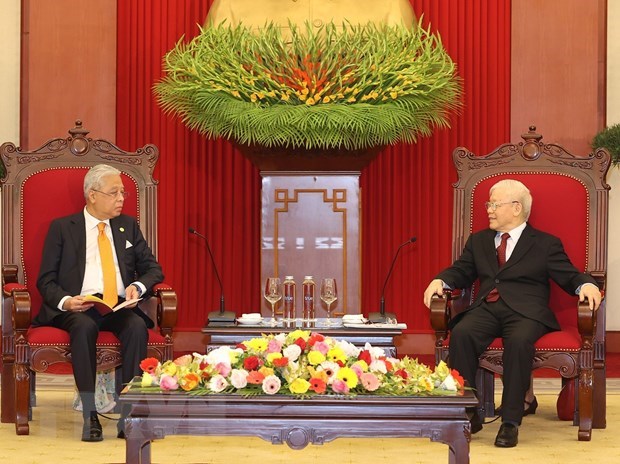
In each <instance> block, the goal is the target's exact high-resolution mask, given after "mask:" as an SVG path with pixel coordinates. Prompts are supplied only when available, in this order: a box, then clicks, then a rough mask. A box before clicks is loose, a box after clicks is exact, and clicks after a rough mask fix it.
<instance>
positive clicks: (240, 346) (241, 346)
mask: <svg viewBox="0 0 620 464" xmlns="http://www.w3.org/2000/svg"><path fill="white" fill-rule="evenodd" d="M235 348H241V349H242V350H243V351H248V347H247V346H245V345H244V344H243V343H237V345H235Z"/></svg>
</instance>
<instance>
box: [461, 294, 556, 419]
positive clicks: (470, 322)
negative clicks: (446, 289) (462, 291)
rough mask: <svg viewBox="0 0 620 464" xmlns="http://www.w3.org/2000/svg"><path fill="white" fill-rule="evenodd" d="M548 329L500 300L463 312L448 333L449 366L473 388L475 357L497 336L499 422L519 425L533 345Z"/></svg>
mask: <svg viewBox="0 0 620 464" xmlns="http://www.w3.org/2000/svg"><path fill="white" fill-rule="evenodd" d="M548 331H549V328H548V327H546V326H545V325H544V324H541V323H540V322H538V321H535V320H532V319H528V318H526V317H524V316H522V315H521V314H519V313H517V312H516V311H514V310H512V309H511V308H510V307H508V306H507V305H506V304H505V303H504V302H503V301H502V300H501V298H500V299H499V300H498V301H496V302H494V303H486V302H483V303H482V304H481V305H480V306H477V307H476V308H474V309H471V310H469V311H467V312H466V313H465V314H463V315H462V317H461V319H460V320H459V321H458V322H457V323H456V325H455V326H454V327H453V328H452V332H451V333H450V359H449V364H450V367H452V368H453V369H456V370H458V371H459V373H460V374H461V375H462V376H463V378H464V379H465V380H466V381H467V382H468V384H469V385H470V386H471V387H472V388H476V370H477V369H478V358H479V357H480V355H481V354H482V353H483V352H484V351H485V350H486V348H487V347H488V346H489V344H491V342H492V341H493V340H494V339H495V338H497V337H501V338H502V339H503V343H504V354H503V358H502V361H503V365H504V375H503V383H504V391H503V394H502V416H503V417H502V421H503V422H513V423H515V424H521V419H522V418H523V402H524V400H525V394H526V392H527V390H528V389H529V387H530V382H531V372H532V361H533V359H534V353H535V350H534V343H535V342H536V340H538V339H539V338H540V337H542V336H543V335H544V334H545V333H547V332H548Z"/></svg>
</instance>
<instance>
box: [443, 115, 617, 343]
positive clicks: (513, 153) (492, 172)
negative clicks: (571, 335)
mask: <svg viewBox="0 0 620 464" xmlns="http://www.w3.org/2000/svg"><path fill="white" fill-rule="evenodd" d="M535 130H536V128H535V127H531V128H530V130H529V132H527V133H525V134H523V135H522V137H523V141H522V142H520V143H518V144H504V145H501V146H499V147H498V148H496V149H495V150H494V151H493V152H491V153H489V154H487V155H484V156H478V155H475V154H474V153H472V152H470V151H469V150H467V149H466V148H457V149H456V150H454V152H453V154H452V156H453V159H454V166H455V167H456V170H457V174H458V181H457V182H456V183H455V185H454V211H453V227H452V228H453V243H452V256H453V258H454V259H456V258H457V257H458V256H460V254H461V252H462V251H463V247H464V246H465V242H466V241H467V238H468V237H469V235H470V234H471V233H472V232H475V231H478V230H481V229H484V228H487V227H488V226H489V224H488V217H487V213H486V209H485V208H484V203H485V202H486V201H488V200H489V190H490V188H491V187H492V186H493V185H494V184H495V183H497V182H499V181H500V180H502V179H508V178H510V179H516V180H519V181H521V182H523V183H524V184H525V185H526V186H527V187H528V188H529V190H530V192H531V193H532V198H533V202H532V211H531V215H530V218H529V220H528V222H529V223H530V224H531V225H532V226H533V227H534V228H537V229H540V230H542V231H544V232H548V233H551V234H553V235H555V236H557V237H559V238H560V239H561V240H562V242H563V244H564V249H565V251H566V253H567V255H568V256H569V258H570V259H571V261H572V262H573V264H574V265H575V267H577V269H579V270H582V271H584V272H588V273H591V274H592V275H593V276H594V277H595V278H596V279H597V281H598V282H599V286H600V287H601V288H604V285H605V279H606V273H607V215H608V199H609V194H608V190H609V186H608V185H607V183H606V182H605V175H606V173H607V170H608V169H609V165H610V158H609V153H608V152H606V151H605V150H597V151H596V152H594V153H590V154H589V155H587V156H575V155H573V154H571V153H569V152H568V151H566V150H565V149H564V148H563V147H561V146H560V145H556V144H553V143H544V142H543V141H542V135H540V134H537V133H536V132H535ZM476 287H477V286H476V285H474V288H473V290H472V295H470V299H469V301H473V296H474V295H475V292H476ZM461 303H462V304H465V303H466V302H465V301H461V302H460V303H459V305H460V304H461ZM575 305H576V299H575V296H571V295H568V294H567V293H566V292H564V291H563V290H562V289H560V288H559V287H558V286H557V285H556V284H555V283H552V288H551V295H550V298H549V306H550V307H551V309H552V310H553V311H554V312H555V314H556V317H557V319H558V322H559V323H560V326H561V327H562V329H563V330H566V329H569V330H572V329H576V327H577V313H576V311H575V307H576V306H575ZM597 319H598V320H599V321H600V322H601V323H600V324H598V325H597V328H596V330H597V338H599V339H600V340H603V339H604V336H605V325H604V321H605V316H604V308H602V309H601V310H600V311H599V312H598V316H597Z"/></svg>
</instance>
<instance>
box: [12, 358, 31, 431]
mask: <svg viewBox="0 0 620 464" xmlns="http://www.w3.org/2000/svg"><path fill="white" fill-rule="evenodd" d="M31 374H32V373H31V372H30V369H29V368H28V365H27V364H22V363H16V364H15V370H14V375H15V433H16V434H17V435H29V434H30V427H29V425H28V410H29V408H30V378H31V377H30V376H31Z"/></svg>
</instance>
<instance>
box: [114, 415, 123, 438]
mask: <svg viewBox="0 0 620 464" xmlns="http://www.w3.org/2000/svg"><path fill="white" fill-rule="evenodd" d="M116 430H118V433H117V434H116V438H122V439H124V438H125V418H123V417H121V418H120V419H119V420H118V422H117V424H116Z"/></svg>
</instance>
